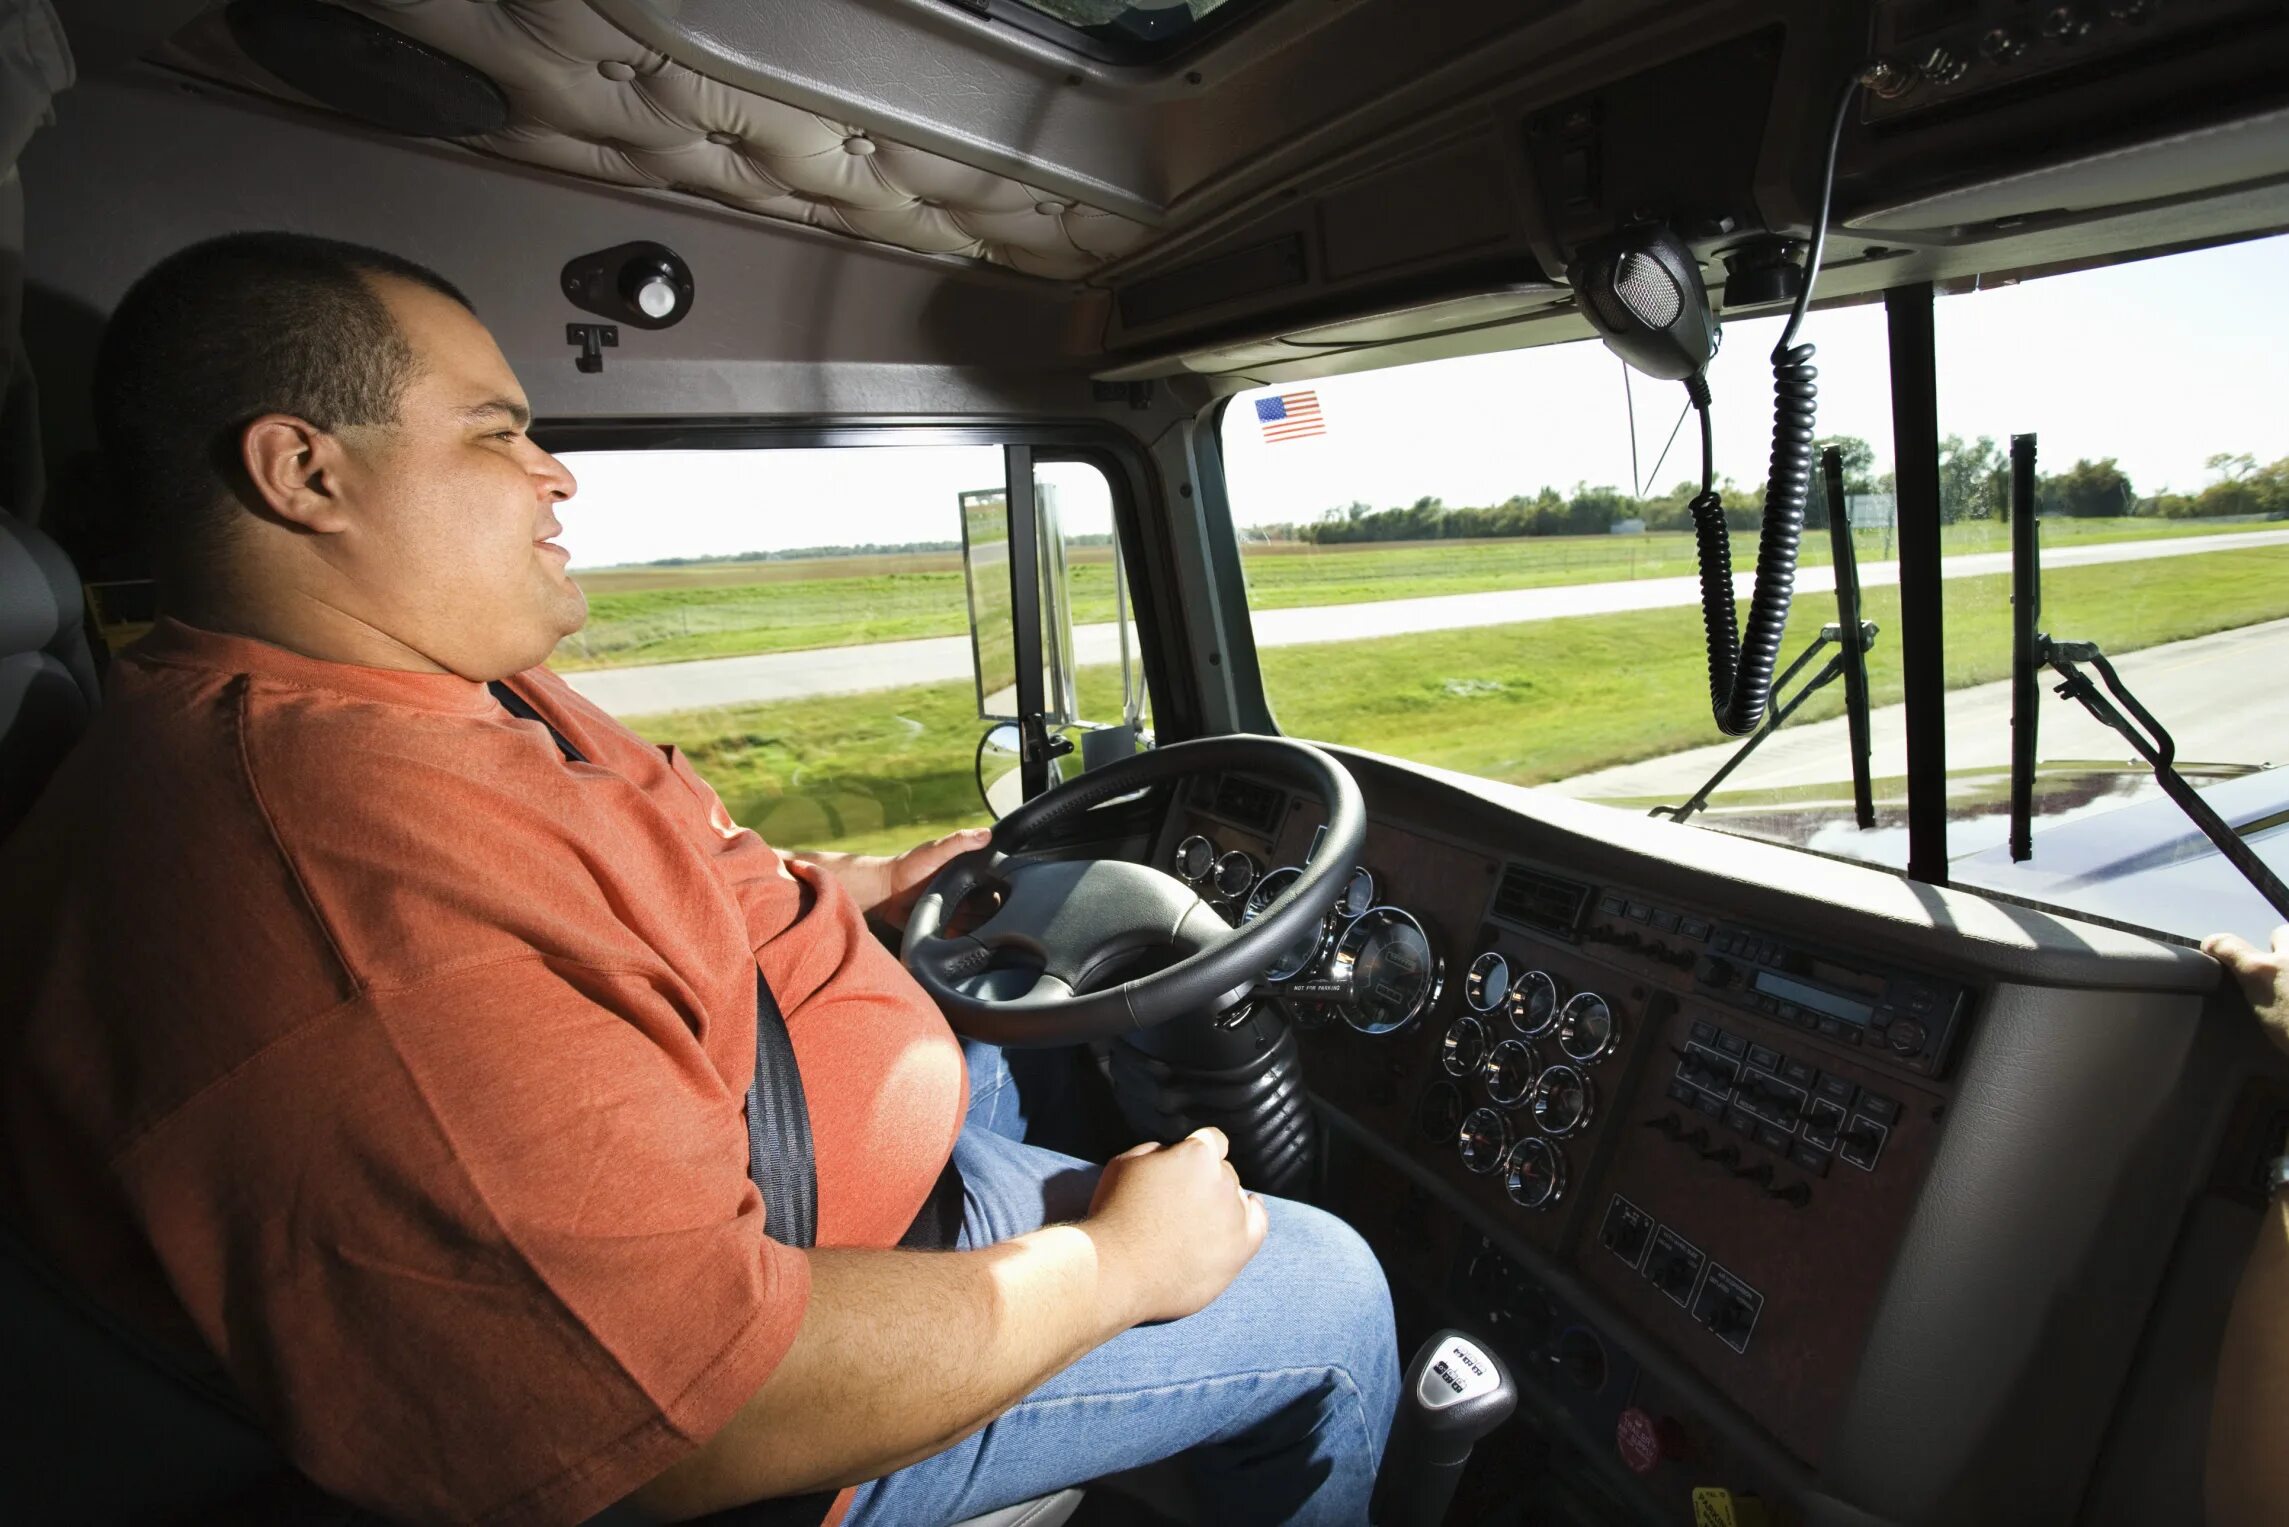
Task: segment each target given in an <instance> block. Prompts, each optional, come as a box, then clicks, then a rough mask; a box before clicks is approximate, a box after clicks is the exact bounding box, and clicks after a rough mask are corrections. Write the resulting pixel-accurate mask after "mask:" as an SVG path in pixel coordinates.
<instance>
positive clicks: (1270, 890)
mask: <svg viewBox="0 0 2289 1527" xmlns="http://www.w3.org/2000/svg"><path fill="white" fill-rule="evenodd" d="M1302 874H1303V871H1302V870H1300V869H1297V868H1296V867H1295V866H1294V865H1292V864H1291V865H1282V866H1281V867H1280V868H1278V869H1276V870H1267V871H1265V873H1264V878H1263V879H1261V880H1259V881H1257V882H1256V887H1255V889H1254V890H1252V891H1250V892H1249V893H1248V905H1247V908H1246V910H1244V911H1243V912H1242V913H1241V914H1240V926H1241V927H1243V928H1245V927H1246V926H1247V925H1248V924H1250V923H1252V922H1254V921H1255V920H1256V919H1257V918H1259V917H1261V916H1263V914H1264V911H1265V909H1267V908H1268V907H1270V906H1271V904H1272V903H1273V902H1275V901H1277V900H1279V899H1280V898H1281V897H1282V896H1284V895H1286V894H1287V891H1288V888H1289V887H1290V886H1292V885H1294V884H1295V883H1296V880H1297V879H1298V877H1300V876H1301V875H1302ZM1332 931H1333V930H1332V929H1331V927H1330V919H1327V918H1322V919H1320V920H1319V921H1318V922H1316V923H1313V924H1312V925H1311V926H1310V927H1309V928H1307V929H1305V930H1304V931H1303V932H1302V933H1301V934H1298V935H1297V937H1296V941H1295V943H1293V944H1292V945H1290V946H1289V947H1288V948H1286V949H1283V950H1281V951H1280V957H1279V959H1278V960H1277V961H1275V962H1274V963H1273V964H1272V966H1271V968H1270V969H1268V970H1266V971H1265V972H1264V979H1265V980H1267V981H1269V982H1271V983H1272V984H1273V985H1274V986H1277V985H1279V984H1280V983H1282V982H1284V981H1292V980H1294V979H1295V978H1296V977H1297V976H1300V975H1302V974H1303V973H1304V972H1305V971H1307V970H1309V969H1311V967H1312V966H1314V965H1316V964H1318V963H1319V957H1320V955H1321V954H1323V953H1325V952H1326V949H1327V940H1328V937H1329V935H1330V933H1331V932H1332Z"/></svg>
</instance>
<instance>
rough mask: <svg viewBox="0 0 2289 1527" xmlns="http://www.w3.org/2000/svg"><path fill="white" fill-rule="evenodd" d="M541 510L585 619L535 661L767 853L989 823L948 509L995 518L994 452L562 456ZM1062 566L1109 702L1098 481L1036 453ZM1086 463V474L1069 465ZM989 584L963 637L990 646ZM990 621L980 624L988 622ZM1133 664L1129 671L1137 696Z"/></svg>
mask: <svg viewBox="0 0 2289 1527" xmlns="http://www.w3.org/2000/svg"><path fill="white" fill-rule="evenodd" d="M562 459H563V460H564V462H565V464H566V466H567V467H569V468H570V469H571V471H572V472H573V474H574V475H575V476H576V477H577V478H578V479H579V482H580V491H579V493H578V495H577V496H576V497H575V498H574V499H573V500H572V501H571V502H569V503H567V504H565V505H564V506H563V507H562V508H561V509H560V510H559V517H560V518H561V519H562V520H563V522H564V526H565V534H564V537H563V544H564V546H565V547H566V549H567V550H569V551H570V552H571V554H572V571H573V575H574V577H575V578H576V580H577V581H578V582H579V583H580V585H581V587H582V589H583V590H584V591H585V592H586V593H587V595H588V611H589V615H588V624H587V626H586V627H585V628H584V629H582V630H581V631H579V632H577V633H575V634H574V635H572V636H570V637H568V638H567V639H566V640H565V641H564V643H563V644H562V645H561V646H560V647H559V648H558V649H557V651H556V654H555V656H554V657H553V658H552V659H551V666H552V667H553V668H555V669H556V671H557V672H559V673H560V674H562V675H563V676H564V677H565V679H566V680H567V681H568V682H570V683H571V684H572V685H573V686H574V687H575V688H577V689H579V690H580V691H581V692H582V693H583V694H585V695H586V696H587V697H588V698H590V699H591V700H593V701H595V702H596V703H597V704H599V705H601V706H602V707H603V708H604V709H606V710H608V711H610V712H611V713H613V714H614V715H615V716H617V717H619V718H620V719H621V720H623V721H625V722H627V723H628V724H629V725H630V726H631V727H632V728H633V729H634V730H635V731H637V732H638V733H640V734H641V735H643V736H644V737H646V738H648V739H650V740H652V741H655V742H660V743H670V744H673V745H674V746H676V747H677V748H679V749H681V750H682V751H683V752H684V753H685V755H686V756H687V757H689V758H690V760H691V763H692V766H693V767H694V768H695V769H697V770H698V771H699V773H700V774H701V776H702V777H704V778H705V779H706V780H707V781H708V782H709V783H710V784H711V785H713V786H714V787H715V789H716V791H717V793H718V794H720V795H721V796H722V797H723V799H724V803H725V805H726V806H727V807H729V809H730V811H731V814H732V816H733V817H734V818H736V819H737V820H738V821H740V822H741V823H743V824H744V825H746V826H748V827H752V828H754V829H755V830H756V831H757V832H759V833H761V834H762V835H763V836H764V837H765V838H766V839H768V840H769V841H770V842H771V843H772V844H773V845H774V846H776V847H780V848H784V849H818V848H834V849H844V850H850V851H858V852H874V851H894V850H896V849H900V848H904V847H907V846H909V845H911V844H913V843H915V842H918V841H920V840H921V839H923V838H926V837H930V836H933V835H936V834H939V833H944V832H950V831H952V830H954V829H955V828H957V827H965V826H972V825H977V824H982V823H984V822H987V821H990V820H991V818H990V816H989V814H988V811H987V808H986V805H985V802H984V800H983V799H982V798H981V796H980V793H979V786H978V778H977V765H978V754H979V739H980V736H981V733H982V732H983V731H984V730H985V723H983V722H981V721H980V719H979V714H978V713H979V696H978V694H977V686H976V676H975V668H974V664H973V640H974V638H973V634H972V628H971V601H970V598H969V593H968V590H967V588H966V586H965V581H964V577H963V558H962V548H963V537H964V515H965V509H966V508H967V509H968V510H969V512H971V513H973V514H974V513H977V512H979V506H981V505H983V506H984V512H985V513H987V514H988V515H993V514H999V513H1001V511H1002V504H1003V503H1004V501H1005V500H1004V494H1005V492H1006V484H1005V482H1004V478H1003V471H1004V466H1003V463H1004V454H1003V451H1002V450H1001V448H1000V447H999V446H992V445H980V446H866V447H842V448H820V449H793V448H790V449H771V448H756V449H725V450H612V451H569V452H565V453H563V457H562ZM1039 470H1040V476H1041V479H1042V480H1043V481H1044V482H1046V483H1051V484H1054V485H1055V491H1056V496H1057V499H1058V507H1059V508H1060V510H1061V511H1063V512H1064V515H1065V518H1066V522H1067V523H1066V525H1065V527H1064V544H1063V549H1064V550H1065V551H1066V552H1067V556H1068V560H1069V562H1073V563H1078V564H1079V565H1080V568H1081V570H1082V577H1081V590H1080V592H1081V594H1082V598H1083V604H1082V610H1083V614H1082V615H1081V616H1080V617H1079V618H1080V619H1081V620H1082V622H1083V629H1082V632H1081V639H1082V642H1083V648H1082V650H1083V652H1084V653H1085V654H1086V656H1085V657H1084V658H1083V660H1082V662H1081V665H1080V666H1079V667H1078V669H1077V671H1076V674H1075V677H1076V678H1077V680H1078V682H1079V685H1080V688H1081V691H1082V694H1083V695H1084V696H1085V698H1086V704H1084V706H1083V707H1082V710H1081V714H1083V715H1089V714H1090V711H1091V709H1092V708H1096V707H1101V708H1102V709H1103V711H1104V715H1105V719H1107V720H1112V719H1117V715H1118V710H1119V706H1120V701H1121V694H1122V690H1121V686H1120V669H1119V664H1118V661H1117V659H1116V660H1114V661H1112V662H1110V663H1099V662H1096V661H1095V660H1094V659H1095V657H1096V654H1097V652H1098V649H1099V648H1100V647H1103V646H1105V645H1106V642H1105V640H1104V638H1102V637H1101V636H1099V635H1098V634H1097V633H1096V631H1095V627H1096V626H1097V625H1099V624H1102V623H1104V622H1106V621H1109V620H1110V619H1111V616H1110V615H1109V614H1100V613H1099V610H1098V606H1099V605H1100V604H1102V605H1104V606H1106V607H1107V609H1108V610H1109V609H1110V607H1111V605H1112V603H1113V601H1112V599H1111V597H1110V583H1111V578H1110V572H1111V563H1112V559H1113V556H1114V555H1115V554H1114V553H1113V551H1112V549H1111V547H1110V544H1109V542H1110V537H1111V533H1112V515H1111V495H1110V490H1109V489H1108V488H1107V487H1106V486H1105V481H1104V477H1103V474H1102V473H1100V472H1098V471H1097V469H1096V468H1094V467H1092V466H1086V465H1083V464H1080V463H1060V464H1056V465H1053V466H1052V465H1045V466H1043V467H1041V468H1040V469H1039ZM1091 479H1093V480H1094V481H1093V483H1092V481H1091ZM1007 620H1008V614H1007V599H1006V596H1005V598H1004V602H1003V606H1002V609H1001V612H1000V613H999V615H998V616H992V617H988V618H987V619H986V620H985V621H984V623H983V626H982V630H981V635H980V637H979V638H977V639H983V640H985V641H987V642H989V643H990V642H993V641H995V640H998V641H999V642H1000V643H1002V644H1003V646H1004V648H1005V649H1006V646H1007V643H1008V641H1009V636H1008V630H1007V625H1006V622H1007ZM997 621H998V624H997ZM1141 684H1142V680H1141V677H1140V678H1139V679H1138V685H1139V688H1140V691H1141Z"/></svg>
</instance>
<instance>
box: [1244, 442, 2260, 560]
mask: <svg viewBox="0 0 2289 1527" xmlns="http://www.w3.org/2000/svg"><path fill="white" fill-rule="evenodd" d="M1819 445H1820V447H1821V449H1823V450H1825V449H1827V448H1828V447H1830V446H1834V447H1836V448H1837V449H1838V450H1839V451H1840V452H1842V454H1843V466H1844V493H1845V496H1846V498H1848V499H1849V498H1857V497H1860V496H1862V495H1888V494H1891V493H1892V492H1893V491H1894V483H1893V476H1892V474H1891V473H1889V472H1885V473H1882V474H1878V473H1877V472H1876V470H1875V464H1876V453H1875V448H1874V447H1873V446H1871V445H1869V444H1868V442H1867V441H1865V440H1862V439H1860V438H1859V437H1858V436H1856V435H1831V436H1829V437H1828V438H1827V439H1824V440H1822V441H1820V442H1819ZM2205 465H2206V466H2207V467H2208V469H2209V471H2210V473H2211V474H2212V478H2213V480H2212V481H2211V482H2210V483H2208V484H2207V485H2206V486H2204V487H2203V488H2202V489H2201V491H2200V492H2198V493H2191V494H2187V493H2172V492H2168V491H2166V490H2165V491H2163V492H2160V493H2156V494H2154V495H2152V496H2149V497H2143V498H2142V497H2140V496H2139V494H2138V492H2137V490H2136V488H2135V487H2134V486H2133V485H2132V483H2131V481H2130V477H2129V475H2128V474H2127V473H2125V472H2124V471H2123V470H2122V467H2121V463H2120V462H2119V461H2118V460H2117V459H2116V458H2114V457H2112V456H2105V457H2101V458H2099V459H2097V460H2095V461H2094V460H2091V459H2089V458H2083V459H2080V460H2077V461H2076V462H2075V463H2074V464H2073V465H2072V466H2070V467H2067V468H2065V469H2064V470H2062V471H2058V472H2043V471H2041V470H2040V467H2039V464H2038V469H2037V472H2036V477H2035V509H2036V512H2037V514H2038V515H2042V516H2053V515H2056V516H2063V517H2066V518H2071V519H2093V518H2105V517H2112V516H2127V515H2151V516H2155V517H2158V518H2163V519H2194V518H2209V517H2223V516H2252V517H2270V518H2277V519H2278V518H2289V457H2283V458H2282V459H2281V460H2279V461H2276V462H2273V463H2271V464H2270V465H2266V466H2260V465H2259V464H2258V463H2257V461H2256V459H2255V458H2254V457H2252V456H2250V455H2248V454H2246V453H2245V454H2241V455H2232V454H2227V453H2222V452H2221V453H2219V454H2217V455H2214V456H2211V457H2210V458H2209V459H2208V461H2207V462H2206V463H2205ZM1718 490H1719V492H1720V494H1721V495H1722V497H1723V500H1724V505H1725V523H1726V525H1727V526H1728V527H1729V528H1731V529H1733V530H1737V531H1754V530H1755V529H1756V527H1757V525H1758V524H1759V522H1760V521H1761V519H1762V516H1763V513H1764V490H1763V485H1762V484H1758V485H1756V486H1754V487H1753V488H1747V489H1744V488H1742V487H1741V486H1740V485H1739V484H1737V483H1734V482H1733V481H1731V480H1730V479H1726V480H1724V481H1722V482H1720V483H1719V484H1718ZM1699 492H1700V484H1699V483H1698V482H1694V481H1686V482H1680V483H1678V484H1677V485H1676V486H1675V487H1673V488H1671V489H1670V490H1669V491H1668V492H1667V493H1663V494H1658V495H1653V496H1647V497H1639V496H1635V495H1632V494H1630V493H1627V492H1625V491H1623V490H1622V489H1620V488H1616V487H1612V486H1609V485H1598V486H1592V485H1590V484H1588V483H1576V484H1575V485H1574V488H1573V491H1572V492H1571V493H1561V492H1559V491H1558V490H1557V489H1556V488H1550V487H1545V488H1543V489H1541V490H1540V491H1539V492H1537V493H1535V494H1533V495H1531V496H1528V495H1525V494H1517V495H1513V496H1512V497H1510V498H1507V499H1505V500H1503V501H1502V502H1501V503H1499V504H1492V505H1487V506H1483V507H1468V506H1458V505H1450V504H1447V503H1446V502H1444V501H1443V500H1441V499H1438V498H1436V497H1432V496H1430V495H1425V496H1424V497H1422V498H1418V499H1416V500H1415V501H1414V502H1413V503H1412V504H1408V505H1405V506H1403V507H1398V508H1389V509H1378V508H1376V507H1374V506H1373V505H1371V504H1367V503H1363V502H1357V501H1355V502H1352V503H1349V504H1343V505H1339V506H1336V507H1334V508H1330V509H1328V510H1326V511H1325V512H1323V513H1322V514H1321V515H1320V517H1319V518H1318V519H1317V520H1314V521H1310V522H1308V523H1304V524H1278V525H1262V526H1258V527H1256V529H1257V532H1258V533H1259V534H1261V535H1263V536H1265V537H1266V538H1267V539H1272V540H1292V541H1303V542H1307V543H1311V544H1315V545H1323V546H1324V545H1341V544H1346V543H1353V542H1368V541H1439V540H1473V539H1482V538H1500V537H1508V536H1578V535H1605V534H1608V533H1610V532H1611V531H1612V530H1613V529H1614V528H1615V527H1616V526H1625V527H1626V526H1628V525H1629V524H1630V522H1632V521H1643V522H1644V528H1645V529H1647V530H1649V531H1651V530H1689V529H1691V528H1692V524H1693V517H1692V512H1691V507H1690V506H1691V504H1692V501H1693V499H1694V497H1695V495H1697V494H1698V493H1699ZM1939 515H1940V518H1941V520H1943V521H1944V522H1946V523H1948V524H1953V523H1955V522H1957V521H1959V520H1999V521H2008V520H2009V519H2010V517H2011V467H2010V458H2009V456H2008V455H2007V454H2006V452H2005V450H2004V448H2003V447H2001V446H1999V445H1997V444H1996V442H1995V440H1994V438H1993V437H1992V436H1988V435H1981V436H1979V437H1978V438H1977V439H1974V440H1969V441H1966V440H1964V439H1963V438H1962V437H1961V436H1957V435H1950V436H1948V437H1947V438H1946V439H1945V440H1943V441H1941V442H1940V447H1939ZM1805 523H1806V525H1807V527H1808V528H1812V529H1826V528H1827V525H1828V504H1827V494H1826V491H1825V483H1824V481H1823V479H1822V476H1821V474H1820V473H1819V472H1818V471H1817V470H1816V471H1815V472H1814V474H1813V479H1812V500H1811V503H1810V504H1809V505H1808V506H1807V508H1806V512H1805Z"/></svg>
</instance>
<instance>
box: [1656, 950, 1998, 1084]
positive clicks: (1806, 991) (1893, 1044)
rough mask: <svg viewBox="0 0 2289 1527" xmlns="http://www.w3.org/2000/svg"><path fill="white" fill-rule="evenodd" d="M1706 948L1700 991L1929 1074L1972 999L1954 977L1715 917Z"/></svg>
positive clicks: (1698, 969)
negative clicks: (1827, 950)
mask: <svg viewBox="0 0 2289 1527" xmlns="http://www.w3.org/2000/svg"><path fill="white" fill-rule="evenodd" d="M1704 948H1705V949H1706V951H1707V952H1706V953H1704V954H1703V955H1702V956H1701V957H1700V958H1699V959H1697V960H1696V961H1695V962H1694V965H1693V981H1694V984H1695V985H1696V986H1697V987H1699V988H1700V990H1701V991H1702V993H1703V994H1704V995H1706V996H1708V997H1711V998H1713V999H1715V1000H1716V1001H1719V1002H1724V1003H1727V1004H1730V1005H1731V1006H1733V1007H1738V1008H1745V1009H1747V1010H1748V1011H1750V1012H1753V1013H1762V1014H1763V1015H1764V1016H1765V1017H1767V1018H1771V1019H1775V1020H1777V1021H1779V1022H1781V1023H1787V1024H1793V1025H1795V1026H1796V1027H1798V1028H1801V1029H1803V1030H1805V1031H1806V1032H1807V1033H1815V1034H1819V1035H1820V1036H1821V1037H1823V1038H1825V1039H1831V1040H1834V1041H1836V1042H1837V1043H1840V1044H1845V1045H1853V1046H1864V1047H1865V1048H1867V1049H1869V1050H1871V1051H1873V1052H1875V1056H1876V1058H1878V1059H1881V1060H1885V1061H1889V1062H1891V1063H1892V1064H1895V1065H1901V1066H1905V1067H1907V1068H1908V1069H1909V1070H1911V1071H1919V1072H1922V1073H1923V1074H1924V1075H1926V1076H1936V1075H1938V1074H1939V1069H1940V1067H1941V1066H1942V1065H1943V1064H1945V1062H1946V1060H1947V1055H1948V1051H1949V1048H1950V1047H1951V1046H1952V1044H1953V1043H1954V1039H1955V1030H1956V1026H1957V1024H1958V1023H1959V1022H1960V1021H1961V1020H1962V1018H1963V1016H1964V1014H1965V1012H1966V1010H1967V1009H1968V1008H1969V1006H1970V994H1969V992H1967V991H1966V990H1965V989H1964V988H1963V987H1962V986H1961V985H1959V984H1957V983H1955V982H1952V981H1944V980H1940V979H1937V978H1935V977H1932V976H1928V975H1917V974H1910V973H1908V972H1904V971H1894V970H1885V969H1882V968H1880V967H1876V966H1870V965H1865V964H1861V963H1858V962H1857V961H1854V962H1849V963H1847V962H1846V961H1844V960H1842V959H1839V958H1837V957H1835V956H1833V955H1828V954H1820V953H1815V952H1814V951H1812V950H1810V949H1806V948H1804V947H1803V946H1801V945H1797V944H1791V943H1788V942H1787V941H1785V940H1783V939H1779V938H1775V937H1774V936H1773V935H1771V934H1769V933H1764V932H1761V931H1759V930H1757V929H1754V928H1742V927H1735V926H1729V925H1726V924H1722V923H1720V924H1718V925H1716V926H1715V927H1714V928H1713V929H1712V930H1711V932H1710V935H1709V939H1708V942H1707V944H1706V945H1705V946H1704Z"/></svg>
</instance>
